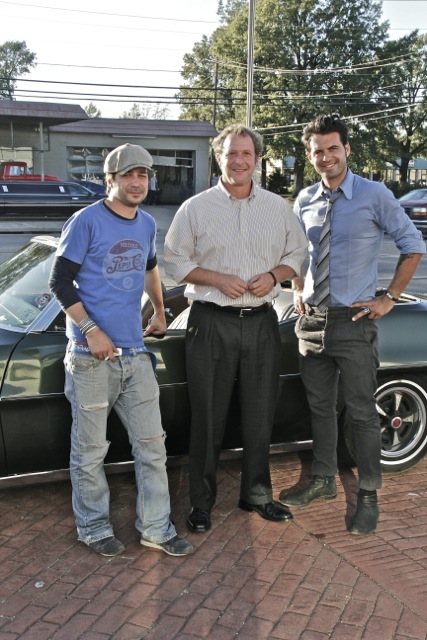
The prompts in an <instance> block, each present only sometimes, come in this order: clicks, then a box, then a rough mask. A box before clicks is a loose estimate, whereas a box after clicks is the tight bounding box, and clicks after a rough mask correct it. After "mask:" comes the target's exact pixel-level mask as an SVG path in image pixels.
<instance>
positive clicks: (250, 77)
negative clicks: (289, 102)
mask: <svg viewBox="0 0 427 640" xmlns="http://www.w3.org/2000/svg"><path fill="white" fill-rule="evenodd" d="M255 1H256V0H249V19H248V60H247V65H248V70H247V82H246V126H247V127H252V98H253V89H254V34H255Z"/></svg>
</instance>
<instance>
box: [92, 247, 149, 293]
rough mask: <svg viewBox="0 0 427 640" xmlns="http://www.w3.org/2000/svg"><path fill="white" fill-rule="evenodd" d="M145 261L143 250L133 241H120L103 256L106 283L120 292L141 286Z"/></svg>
mask: <svg viewBox="0 0 427 640" xmlns="http://www.w3.org/2000/svg"><path fill="white" fill-rule="evenodd" d="M145 267H146V259H145V257H144V249H143V247H142V246H141V245H140V244H139V242H136V241H135V240H120V242H117V243H116V244H114V245H113V246H112V247H111V249H110V250H109V251H108V253H107V255H106V256H105V260H104V265H103V273H104V277H105V279H106V281H107V282H108V283H109V284H110V285H111V286H113V287H115V288H116V289H120V290H121V291H132V290H134V289H138V288H139V287H140V286H141V278H143V277H144V273H145Z"/></svg>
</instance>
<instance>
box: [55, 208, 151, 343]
mask: <svg viewBox="0 0 427 640" xmlns="http://www.w3.org/2000/svg"><path fill="white" fill-rule="evenodd" d="M155 238H156V223H155V221H154V219H153V218H152V217H151V216H150V215H149V214H148V213H146V212H145V211H142V210H141V209H138V210H137V215H136V217H135V218H134V219H133V220H127V219H126V218H122V217H120V216H117V215H115V214H114V213H113V212H112V211H110V210H109V209H108V208H107V207H106V206H105V205H104V204H103V202H102V201H100V202H97V203H95V204H93V205H90V206H89V207H86V208H85V209H82V210H81V211H78V212H77V213H75V214H74V215H72V216H71V218H69V220H67V222H66V223H65V225H64V228H63V230H62V235H61V240H60V242H59V246H58V250H57V255H58V256H63V257H64V258H67V259H68V260H72V261H73V262H77V263H78V264H80V265H81V267H80V270H79V272H78V274H77V277H76V282H75V284H76V286H77V287H78V293H79V297H80V299H81V301H82V302H83V305H84V307H85V309H86V311H87V312H88V314H89V316H90V317H91V318H92V319H93V320H94V321H95V322H96V324H97V325H98V326H99V327H100V328H101V329H102V330H103V331H105V333H106V334H107V335H108V336H109V337H110V338H111V340H112V341H113V342H114V344H115V345H116V346H118V347H141V346H143V337H142V323H141V297H142V295H143V293H144V279H145V270H146V267H147V261H148V260H150V259H152V258H154V257H155V253H156V249H155ZM67 336H68V338H70V339H72V340H77V341H78V342H84V341H85V339H84V337H83V336H82V334H81V332H80V331H79V328H78V327H77V326H76V325H75V324H74V323H73V322H72V321H71V320H70V319H69V318H68V317H67Z"/></svg>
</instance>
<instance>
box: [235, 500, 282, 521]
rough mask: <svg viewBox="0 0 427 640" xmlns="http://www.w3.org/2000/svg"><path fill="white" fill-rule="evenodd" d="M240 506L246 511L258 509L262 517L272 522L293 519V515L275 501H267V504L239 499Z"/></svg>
mask: <svg viewBox="0 0 427 640" xmlns="http://www.w3.org/2000/svg"><path fill="white" fill-rule="evenodd" d="M239 508H240V509H243V510H244V511H256V512H257V513H259V515H260V516H261V518H265V520H271V521H272V522H285V521H286V520H292V518H293V515H292V513H291V512H290V511H288V510H287V509H284V508H283V507H282V506H280V505H279V504H276V503H275V502H266V503H265V504H250V503H249V502H245V501H244V500H239Z"/></svg>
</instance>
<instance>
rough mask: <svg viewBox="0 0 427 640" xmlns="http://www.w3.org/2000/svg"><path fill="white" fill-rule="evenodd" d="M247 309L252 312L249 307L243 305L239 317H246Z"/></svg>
mask: <svg viewBox="0 0 427 640" xmlns="http://www.w3.org/2000/svg"><path fill="white" fill-rule="evenodd" d="M245 311H249V312H250V311H251V309H248V307H242V308H241V309H240V313H239V318H244V317H245V315H246V314H245Z"/></svg>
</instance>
